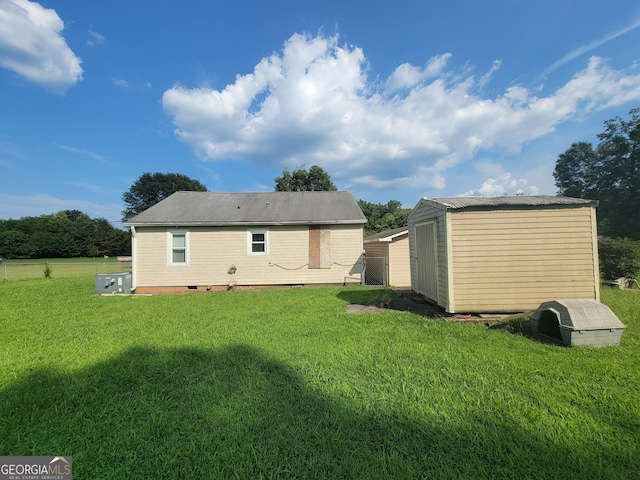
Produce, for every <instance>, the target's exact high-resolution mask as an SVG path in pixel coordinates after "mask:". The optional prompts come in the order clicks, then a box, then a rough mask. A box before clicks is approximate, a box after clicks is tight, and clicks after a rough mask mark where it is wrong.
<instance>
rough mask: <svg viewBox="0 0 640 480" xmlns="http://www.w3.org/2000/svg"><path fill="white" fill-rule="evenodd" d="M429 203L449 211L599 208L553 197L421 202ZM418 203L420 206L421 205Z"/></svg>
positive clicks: (578, 200)
mask: <svg viewBox="0 0 640 480" xmlns="http://www.w3.org/2000/svg"><path fill="white" fill-rule="evenodd" d="M423 201H424V202H428V203H432V204H436V205H437V206H440V207H444V208H445V209H448V210H462V209H469V210H475V209H487V208H505V207H521V208H524V207H562V206H566V207H570V206H584V205H591V206H597V204H598V202H597V201H595V200H587V199H583V198H572V197H561V196H553V195H512V196H503V197H440V198H428V197H423V198H422V199H421V201H420V203H421V202H423ZM420 203H418V205H419V204H420Z"/></svg>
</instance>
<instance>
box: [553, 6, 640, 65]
mask: <svg viewBox="0 0 640 480" xmlns="http://www.w3.org/2000/svg"><path fill="white" fill-rule="evenodd" d="M638 27H640V17H638V18H636V19H635V20H634V21H633V22H632V23H630V24H629V25H626V26H624V27H622V28H619V29H618V30H615V31H613V32H610V33H608V34H607V35H605V36H604V37H602V38H599V39H597V40H595V41H593V42H591V43H588V44H586V45H582V46H580V47H578V48H576V49H575V50H573V51H571V52H569V53H567V54H566V55H565V56H564V57H562V58H561V59H559V60H557V61H556V62H554V63H553V65H551V66H550V67H549V68H547V69H546V70H545V72H544V73H543V75H549V74H550V73H551V72H553V71H554V70H557V69H558V68H560V67H561V66H562V65H564V64H565V63H568V62H570V61H571V60H574V59H575V58H578V57H579V56H581V55H584V54H585V53H588V52H590V51H591V50H593V49H594V48H598V47H599V46H601V45H604V44H605V43H607V42H610V41H611V40H613V39H615V38H618V37H619V36H621V35H624V34H625V33H627V32H630V31H632V30H635V29H636V28H638Z"/></svg>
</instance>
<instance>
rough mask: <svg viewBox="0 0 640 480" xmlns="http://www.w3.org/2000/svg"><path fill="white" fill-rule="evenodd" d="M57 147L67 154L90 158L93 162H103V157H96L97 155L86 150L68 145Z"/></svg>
mask: <svg viewBox="0 0 640 480" xmlns="http://www.w3.org/2000/svg"><path fill="white" fill-rule="evenodd" d="M58 147H60V148H61V149H63V150H66V151H67V152H72V153H77V154H79V155H84V156H87V157H91V158H93V159H94V160H100V161H102V160H104V157H103V156H102V155H98V154H97V153H94V152H92V151H90V150H87V149H86V148H78V147H70V146H68V145H62V144H59V145H58Z"/></svg>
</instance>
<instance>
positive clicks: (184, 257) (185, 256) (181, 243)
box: [168, 230, 189, 265]
mask: <svg viewBox="0 0 640 480" xmlns="http://www.w3.org/2000/svg"><path fill="white" fill-rule="evenodd" d="M168 233H169V238H168V243H169V252H168V253H169V265H187V264H188V263H189V232H187V231H184V230H174V231H170V232H168Z"/></svg>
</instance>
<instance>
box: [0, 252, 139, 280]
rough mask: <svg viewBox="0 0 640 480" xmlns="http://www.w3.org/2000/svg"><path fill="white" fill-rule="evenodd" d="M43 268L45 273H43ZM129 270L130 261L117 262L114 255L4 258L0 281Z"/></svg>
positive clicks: (84, 275) (0, 270)
mask: <svg viewBox="0 0 640 480" xmlns="http://www.w3.org/2000/svg"><path fill="white" fill-rule="evenodd" d="M45 269H46V270H47V273H46V274H45ZM119 271H128V272H130V271H131V263H126V262H122V263H121V262H118V260H117V258H116V257H109V258H107V259H103V258H52V259H46V258H44V259H43V258H41V259H37V260H20V259H17V260H15V259H12V260H6V259H4V260H3V261H2V263H0V281H2V280H8V281H14V280H25V279H37V278H45V276H47V275H48V276H49V277H56V278H63V277H87V276H88V275H95V274H97V273H114V272H119Z"/></svg>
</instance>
